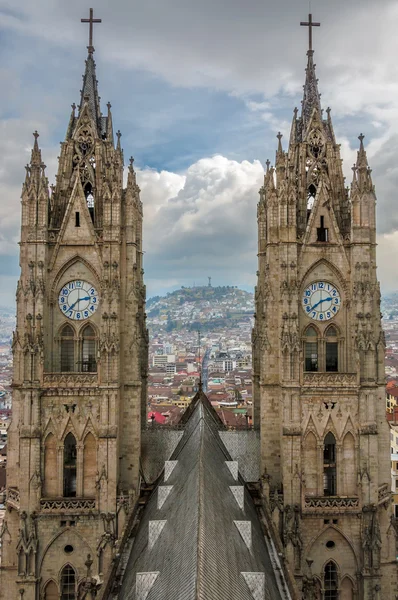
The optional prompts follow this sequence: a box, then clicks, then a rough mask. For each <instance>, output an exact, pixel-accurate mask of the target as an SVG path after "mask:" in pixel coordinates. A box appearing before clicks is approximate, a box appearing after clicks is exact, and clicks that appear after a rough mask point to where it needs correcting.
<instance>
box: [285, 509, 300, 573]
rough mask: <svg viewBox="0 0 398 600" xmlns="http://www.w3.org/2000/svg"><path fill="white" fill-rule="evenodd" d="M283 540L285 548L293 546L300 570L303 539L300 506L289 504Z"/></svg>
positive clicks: (296, 566)
mask: <svg viewBox="0 0 398 600" xmlns="http://www.w3.org/2000/svg"><path fill="white" fill-rule="evenodd" d="M282 538H283V545H284V546H285V547H286V546H288V545H289V543H291V544H292V546H293V549H294V564H295V568H296V569H300V567H301V554H302V550H303V539H302V536H301V531H300V507H299V505H298V504H295V505H294V506H291V505H290V504H287V505H286V506H285V510H284V519H283V535H282Z"/></svg>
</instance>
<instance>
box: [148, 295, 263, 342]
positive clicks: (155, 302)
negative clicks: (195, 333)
mask: <svg viewBox="0 0 398 600" xmlns="http://www.w3.org/2000/svg"><path fill="white" fill-rule="evenodd" d="M146 308H147V315H148V326H149V328H150V329H152V330H154V329H165V330H167V331H173V330H175V329H177V330H178V329H182V328H184V329H189V330H195V329H198V328H199V327H200V328H201V329H202V330H206V329H215V328H221V327H228V326H233V325H236V323H237V322H240V321H247V322H248V321H250V318H251V317H252V316H253V313H254V295H253V293H251V292H246V291H245V290H241V289H239V288H237V287H235V286H223V287H221V286H220V287H211V286H202V287H191V288H187V287H182V288H181V289H179V290H176V291H174V292H170V293H169V294H167V296H154V297H153V298H150V299H149V300H148V301H147V304H146Z"/></svg>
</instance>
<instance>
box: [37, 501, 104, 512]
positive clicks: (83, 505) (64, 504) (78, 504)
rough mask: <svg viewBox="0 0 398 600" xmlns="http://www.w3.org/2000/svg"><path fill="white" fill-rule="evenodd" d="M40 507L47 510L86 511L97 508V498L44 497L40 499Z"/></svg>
mask: <svg viewBox="0 0 398 600" xmlns="http://www.w3.org/2000/svg"><path fill="white" fill-rule="evenodd" d="M40 508H41V510H42V511H43V512H45V511H49V512H50V511H54V510H58V511H71V512H76V511H81V510H83V511H86V510H93V509H95V500H94V499H92V498H60V499H56V500H55V499H54V500H52V499H49V498H42V499H41V500H40Z"/></svg>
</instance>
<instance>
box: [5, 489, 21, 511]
mask: <svg viewBox="0 0 398 600" xmlns="http://www.w3.org/2000/svg"><path fill="white" fill-rule="evenodd" d="M6 502H7V504H10V505H11V506H13V507H14V508H16V509H17V510H19V505H20V495H19V490H18V488H8V490H7V500H6Z"/></svg>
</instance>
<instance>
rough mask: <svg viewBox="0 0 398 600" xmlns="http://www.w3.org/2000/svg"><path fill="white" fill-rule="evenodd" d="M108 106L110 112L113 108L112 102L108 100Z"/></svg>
mask: <svg viewBox="0 0 398 600" xmlns="http://www.w3.org/2000/svg"><path fill="white" fill-rule="evenodd" d="M106 107H107V109H108V113H109V111H110V110H111V108H112V104H111V103H110V102H108V104H107V105H106Z"/></svg>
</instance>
